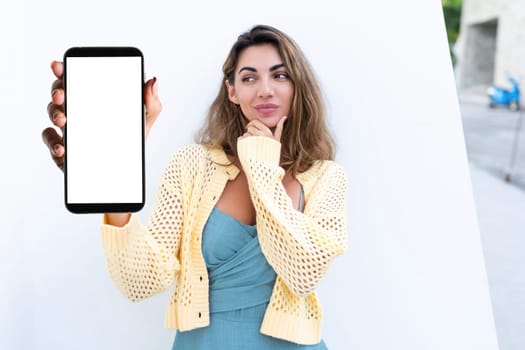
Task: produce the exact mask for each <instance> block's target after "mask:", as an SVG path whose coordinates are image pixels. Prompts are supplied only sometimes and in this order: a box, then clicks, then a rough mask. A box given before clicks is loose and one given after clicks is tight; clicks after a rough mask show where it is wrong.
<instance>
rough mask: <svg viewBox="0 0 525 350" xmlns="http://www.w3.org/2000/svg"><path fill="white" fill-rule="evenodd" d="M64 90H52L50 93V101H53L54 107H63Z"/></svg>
mask: <svg viewBox="0 0 525 350" xmlns="http://www.w3.org/2000/svg"><path fill="white" fill-rule="evenodd" d="M64 96H65V95H64V90H62V89H54V90H53V91H51V101H53V103H54V104H56V105H59V106H61V105H63V104H64Z"/></svg>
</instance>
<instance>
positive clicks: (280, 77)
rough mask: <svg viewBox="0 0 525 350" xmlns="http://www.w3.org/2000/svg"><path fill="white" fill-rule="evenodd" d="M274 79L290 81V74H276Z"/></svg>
mask: <svg viewBox="0 0 525 350" xmlns="http://www.w3.org/2000/svg"><path fill="white" fill-rule="evenodd" d="M274 77H275V79H279V80H284V79H288V78H289V77H290V76H289V75H288V73H284V72H279V73H275V75H274Z"/></svg>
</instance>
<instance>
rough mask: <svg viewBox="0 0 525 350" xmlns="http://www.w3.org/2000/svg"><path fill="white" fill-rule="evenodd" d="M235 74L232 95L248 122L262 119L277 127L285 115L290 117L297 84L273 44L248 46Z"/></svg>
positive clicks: (230, 95) (231, 86)
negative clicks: (295, 84)
mask: <svg viewBox="0 0 525 350" xmlns="http://www.w3.org/2000/svg"><path fill="white" fill-rule="evenodd" d="M234 77H235V80H234V84H233V85H230V84H229V82H228V81H226V86H227V87H228V95H229V98H230V101H232V102H233V103H235V104H238V105H239V106H240V107H241V110H242V113H243V114H244V116H245V117H246V119H248V121H252V120H255V119H258V120H260V121H261V122H262V123H263V124H264V125H266V126H267V127H269V128H273V127H275V126H276V125H277V122H278V121H279V120H280V119H281V118H282V117H283V116H288V113H289V112H290V107H291V105H292V98H293V93H294V85H293V83H292V81H291V80H290V77H289V76H288V70H287V68H286V67H285V66H284V64H283V61H282V59H281V57H280V56H279V52H278V51H277V49H276V48H275V47H274V46H273V45H271V44H262V45H255V46H250V47H248V48H246V49H244V50H243V51H242V52H241V54H240V55H239V60H238V62H237V67H235V72H234Z"/></svg>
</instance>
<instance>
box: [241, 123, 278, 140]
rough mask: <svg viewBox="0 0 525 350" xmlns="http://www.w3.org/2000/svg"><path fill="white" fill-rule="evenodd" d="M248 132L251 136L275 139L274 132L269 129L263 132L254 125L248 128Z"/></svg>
mask: <svg viewBox="0 0 525 350" xmlns="http://www.w3.org/2000/svg"><path fill="white" fill-rule="evenodd" d="M246 132H247V133H249V134H250V135H252V136H267V137H273V134H272V132H271V131H270V129H267V130H261V129H258V128H257V127H256V126H254V125H250V126H248V128H247V129H246Z"/></svg>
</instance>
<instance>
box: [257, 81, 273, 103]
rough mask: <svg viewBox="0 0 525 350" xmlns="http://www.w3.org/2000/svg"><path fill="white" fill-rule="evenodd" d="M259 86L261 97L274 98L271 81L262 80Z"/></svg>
mask: <svg viewBox="0 0 525 350" xmlns="http://www.w3.org/2000/svg"><path fill="white" fill-rule="evenodd" d="M260 82H261V83H260V85H259V97H261V98H266V97H272V96H273V85H272V81H271V80H270V79H267V78H265V79H261V80H260Z"/></svg>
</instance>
